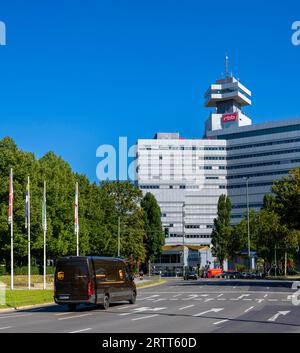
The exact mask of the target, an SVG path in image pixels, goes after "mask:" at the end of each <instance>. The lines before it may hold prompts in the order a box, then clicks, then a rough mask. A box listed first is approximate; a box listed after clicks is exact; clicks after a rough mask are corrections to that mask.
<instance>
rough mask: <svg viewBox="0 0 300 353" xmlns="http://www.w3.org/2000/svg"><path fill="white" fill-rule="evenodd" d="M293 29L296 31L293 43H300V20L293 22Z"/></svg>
mask: <svg viewBox="0 0 300 353" xmlns="http://www.w3.org/2000/svg"><path fill="white" fill-rule="evenodd" d="M292 30H293V31H295V32H294V33H293V35H292V44H293V45H300V21H295V22H294V23H293V24H292Z"/></svg>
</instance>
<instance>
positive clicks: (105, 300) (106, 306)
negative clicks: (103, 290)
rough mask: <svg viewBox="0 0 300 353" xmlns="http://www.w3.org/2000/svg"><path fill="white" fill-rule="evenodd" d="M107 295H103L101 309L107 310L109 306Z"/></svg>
mask: <svg viewBox="0 0 300 353" xmlns="http://www.w3.org/2000/svg"><path fill="white" fill-rule="evenodd" d="M109 304H110V303H109V296H108V295H105V296H104V298H103V304H102V309H104V310H107V309H108V308H109Z"/></svg>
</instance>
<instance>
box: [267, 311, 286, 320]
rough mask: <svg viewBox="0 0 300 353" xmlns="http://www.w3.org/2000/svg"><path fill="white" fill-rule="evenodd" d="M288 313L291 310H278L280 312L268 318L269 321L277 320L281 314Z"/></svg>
mask: <svg viewBox="0 0 300 353" xmlns="http://www.w3.org/2000/svg"><path fill="white" fill-rule="evenodd" d="M288 313H290V311H278V313H277V314H275V315H274V316H272V317H270V318H269V319H268V321H273V322H274V321H276V320H277V319H278V317H279V316H280V315H283V316H285V315H287V314H288Z"/></svg>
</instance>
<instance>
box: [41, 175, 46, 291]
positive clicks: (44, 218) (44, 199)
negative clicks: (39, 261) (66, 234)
mask: <svg viewBox="0 0 300 353" xmlns="http://www.w3.org/2000/svg"><path fill="white" fill-rule="evenodd" d="M42 222H43V231H44V289H46V272H47V271H46V232H47V215H46V180H44V195H43V220H42Z"/></svg>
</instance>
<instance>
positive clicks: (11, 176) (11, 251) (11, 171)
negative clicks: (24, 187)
mask: <svg viewBox="0 0 300 353" xmlns="http://www.w3.org/2000/svg"><path fill="white" fill-rule="evenodd" d="M9 183H10V190H9V206H8V207H9V215H8V217H9V222H10V289H11V290H13V289H14V227H13V170H12V168H11V169H10V181H9Z"/></svg>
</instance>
